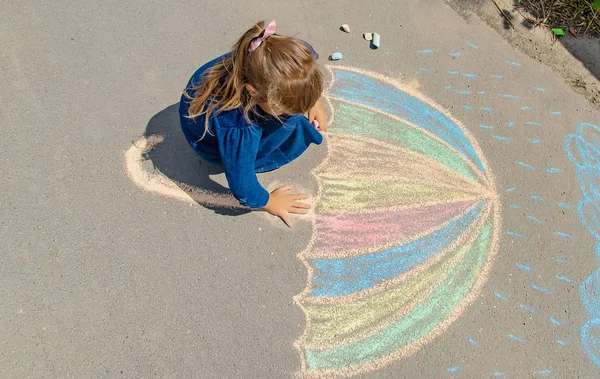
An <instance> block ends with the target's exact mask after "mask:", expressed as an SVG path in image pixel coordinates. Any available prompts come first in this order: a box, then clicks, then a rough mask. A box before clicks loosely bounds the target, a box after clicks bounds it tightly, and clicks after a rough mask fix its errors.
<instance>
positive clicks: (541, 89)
mask: <svg viewBox="0 0 600 379" xmlns="http://www.w3.org/2000/svg"><path fill="white" fill-rule="evenodd" d="M533 90H534V91H538V92H546V89H545V88H542V87H533Z"/></svg>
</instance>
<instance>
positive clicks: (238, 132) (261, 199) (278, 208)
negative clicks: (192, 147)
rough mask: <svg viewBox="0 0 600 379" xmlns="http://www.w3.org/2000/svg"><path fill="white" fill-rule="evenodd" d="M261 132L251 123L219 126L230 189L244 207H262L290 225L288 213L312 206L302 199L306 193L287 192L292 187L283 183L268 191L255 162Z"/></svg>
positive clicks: (218, 134) (304, 211)
mask: <svg viewBox="0 0 600 379" xmlns="http://www.w3.org/2000/svg"><path fill="white" fill-rule="evenodd" d="M260 137H261V134H260V132H259V131H258V130H257V129H255V128H254V127H252V126H248V127H242V128H227V129H223V130H221V129H219V128H218V129H217V139H218V140H219V148H220V150H221V158H222V161H223V166H224V169H225V177H226V178H227V182H228V184H229V189H230V190H231V192H232V193H233V196H235V198H236V199H238V200H239V201H240V203H241V204H242V205H244V206H247V207H250V208H253V209H259V208H262V209H264V210H266V211H267V212H269V213H271V214H272V215H275V216H278V217H280V218H281V219H282V220H283V222H285V223H286V225H287V226H289V227H291V225H292V224H291V222H290V219H289V214H290V213H293V214H305V213H307V212H308V209H310V205H308V204H306V203H302V202H301V201H300V200H303V199H307V198H308V197H309V196H308V195H305V194H288V193H287V191H289V190H290V189H291V188H292V186H290V185H288V186H283V187H280V188H278V189H276V190H275V191H273V192H272V193H271V194H269V192H267V190H265V189H264V188H263V187H262V186H261V185H260V183H259V182H258V178H257V177H256V173H255V172H254V162H255V160H256V155H257V153H258V146H259V143H260Z"/></svg>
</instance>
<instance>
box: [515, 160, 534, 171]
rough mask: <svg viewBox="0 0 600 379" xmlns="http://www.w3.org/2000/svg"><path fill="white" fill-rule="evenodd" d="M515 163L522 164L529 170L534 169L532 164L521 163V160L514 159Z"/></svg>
mask: <svg viewBox="0 0 600 379" xmlns="http://www.w3.org/2000/svg"><path fill="white" fill-rule="evenodd" d="M515 163H516V164H518V165H519V166H523V167H525V168H527V169H529V170H531V171H533V170H535V169H534V168H533V166H532V165H528V164H527V163H523V162H521V161H515Z"/></svg>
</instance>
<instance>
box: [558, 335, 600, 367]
mask: <svg viewBox="0 0 600 379" xmlns="http://www.w3.org/2000/svg"><path fill="white" fill-rule="evenodd" d="M556 343H557V344H559V345H560V346H567V343H566V342H565V341H562V340H556ZM596 364H598V363H596Z"/></svg>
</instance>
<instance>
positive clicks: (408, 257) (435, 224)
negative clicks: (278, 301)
mask: <svg viewBox="0 0 600 379" xmlns="http://www.w3.org/2000/svg"><path fill="white" fill-rule="evenodd" d="M432 52H433V50H421V51H419V53H422V54H430V53H432ZM327 69H328V70H329V73H330V75H331V77H332V80H330V81H329V83H330V86H329V88H328V89H327V91H326V93H325V95H324V100H325V103H326V105H328V106H329V107H330V109H331V118H330V127H329V129H328V133H327V139H326V147H327V156H326V158H325V159H324V160H323V161H322V162H321V163H320V164H319V165H318V166H317V167H316V168H315V169H314V170H313V171H312V174H313V175H314V176H315V178H316V181H317V184H318V191H317V195H316V198H315V205H314V207H313V209H314V211H313V212H312V213H311V215H310V217H308V219H309V220H310V222H311V223H312V236H311V239H310V242H309V243H308V245H307V247H306V249H305V250H304V251H302V252H300V253H299V254H298V258H299V259H300V260H301V261H302V262H303V263H304V264H305V266H306V269H307V283H306V288H305V289H304V291H303V292H302V293H300V294H298V295H297V296H295V297H294V301H295V303H296V304H297V305H298V306H299V307H300V308H301V309H302V310H303V311H304V313H305V315H306V326H305V330H304V332H303V334H302V335H301V336H300V337H299V339H298V340H297V341H296V342H295V344H294V346H295V348H296V349H297V352H298V354H299V357H300V361H301V372H300V374H301V375H302V376H313V377H323V376H341V375H354V374H358V373H363V372H369V371H372V370H376V369H378V368H380V367H382V366H384V365H387V364H389V363H391V362H394V361H398V360H401V359H403V358H406V357H409V356H411V355H413V354H415V353H416V352H417V351H419V350H420V349H421V348H423V347H424V346H426V345H427V344H429V343H430V342H431V341H432V340H434V339H435V338H436V337H437V336H439V335H440V334H442V333H443V332H445V331H446V330H447V329H448V327H449V326H450V325H451V324H452V323H453V322H454V321H455V320H456V319H457V318H458V317H460V315H461V314H462V313H463V312H464V311H465V310H466V309H467V307H468V306H469V305H470V304H471V303H472V302H473V301H474V300H475V299H476V298H477V297H478V296H479V294H480V292H481V290H482V288H483V285H484V283H485V282H486V281H487V279H488V277H489V275H490V272H491V267H492V264H493V261H494V258H495V256H496V255H497V252H498V243H499V239H500V236H501V234H502V229H501V225H502V220H501V204H500V200H499V197H498V194H497V191H496V186H495V183H494V177H493V175H492V172H491V170H490V168H489V165H488V163H487V160H486V159H485V157H484V155H483V154H482V151H481V148H480V147H479V145H478V143H477V142H476V140H475V139H474V138H473V136H472V135H471V134H470V132H469V131H468V130H467V129H466V128H465V127H464V126H463V125H462V124H461V123H460V122H459V121H457V120H456V119H455V118H453V117H452V116H451V115H450V114H449V113H448V112H447V111H445V110H443V109H441V108H440V107H439V106H438V105H436V104H435V102H434V101H432V100H431V99H429V98H427V97H425V96H423V95H422V94H420V93H419V92H418V91H417V90H416V89H415V87H414V86H411V85H403V84H400V83H399V82H398V81H397V80H394V79H391V78H387V77H384V76H381V75H377V74H374V73H369V72H365V71H362V70H358V69H354V68H349V67H342V66H328V67H327ZM160 143H161V137H160V136H153V137H149V138H142V139H140V140H139V141H136V143H135V144H134V146H132V147H131V148H130V149H129V150H128V151H127V152H126V153H125V165H126V169H127V172H128V175H129V177H130V178H131V179H132V180H133V181H134V182H135V183H136V184H137V185H138V186H140V187H141V188H142V189H144V190H147V191H152V192H155V193H160V194H162V195H165V196H169V197H172V198H174V199H178V200H181V201H185V202H187V203H191V204H194V203H202V204H214V205H220V206H227V207H234V208H241V206H240V205H239V203H238V201H237V200H235V199H234V198H233V196H231V195H222V194H215V193H212V192H208V191H202V190H200V189H198V188H189V189H188V188H186V190H185V191H184V190H183V189H182V186H183V184H181V183H175V182H173V181H171V180H169V179H168V178H166V177H164V176H163V175H162V174H161V173H160V172H152V171H147V170H146V169H145V168H144V166H143V164H142V163H143V156H144V154H145V153H146V152H147V151H148V150H149V149H152V148H153V147H154V146H157V145H158V144H160ZM373 167H377V170H374V169H373ZM497 296H498V295H497ZM456 367H458V366H456Z"/></svg>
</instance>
